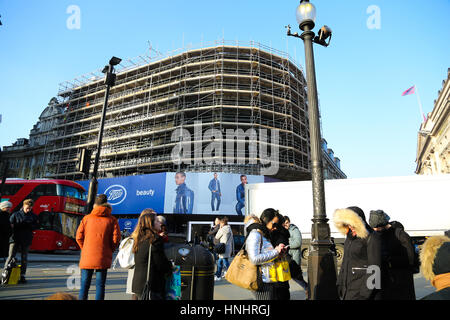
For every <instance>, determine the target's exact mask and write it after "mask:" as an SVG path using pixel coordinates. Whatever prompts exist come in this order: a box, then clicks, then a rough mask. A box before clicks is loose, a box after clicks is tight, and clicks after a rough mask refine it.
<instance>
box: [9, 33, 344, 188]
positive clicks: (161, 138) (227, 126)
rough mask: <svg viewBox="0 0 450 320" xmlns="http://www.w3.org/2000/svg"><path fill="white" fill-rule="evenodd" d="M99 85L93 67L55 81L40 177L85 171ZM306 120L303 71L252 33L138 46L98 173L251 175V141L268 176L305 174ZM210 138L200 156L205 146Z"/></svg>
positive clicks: (109, 120) (113, 99) (123, 77)
mask: <svg viewBox="0 0 450 320" xmlns="http://www.w3.org/2000/svg"><path fill="white" fill-rule="evenodd" d="M105 89H106V88H105V85H104V76H103V75H102V74H101V73H91V74H90V75H87V76H86V75H85V76H82V77H79V78H77V79H75V80H73V81H71V82H69V81H67V82H64V83H62V84H61V86H60V90H59V92H58V97H57V100H58V103H57V105H56V106H55V108H56V107H57V108H58V110H63V111H62V112H55V113H54V114H52V115H51V116H50V119H49V120H48V121H51V120H52V119H53V120H54V121H52V123H53V124H54V126H53V128H52V135H51V138H50V139H49V140H46V144H45V150H44V154H45V158H46V160H45V163H46V169H45V170H44V172H45V173H44V174H43V175H42V176H43V177H46V178H60V179H70V180H83V179H87V178H88V177H87V176H86V175H84V174H83V173H81V172H79V169H78V166H77V164H78V162H79V156H80V151H81V150H82V149H90V150H92V151H93V153H92V159H91V161H92V162H93V160H94V157H95V151H96V148H97V138H98V133H99V127H100V126H99V123H100V118H101V113H102V112H101V111H102V106H103V101H104V95H105V91H106V90H105ZM53 103H54V102H53ZM198 128H200V129H198ZM308 128H309V124H308V105H307V96H306V81H305V78H304V76H303V72H302V70H301V68H300V67H299V66H297V65H296V64H295V63H294V62H293V61H292V59H290V58H289V56H288V55H287V54H286V53H284V52H281V51H278V50H275V49H272V48H270V47H266V46H264V45H261V44H259V43H256V42H251V43H246V44H242V43H239V42H229V43H228V42H225V41H221V42H215V43H213V44H211V45H202V46H201V47H200V48H195V49H190V50H186V51H182V52H179V53H175V54H173V53H172V54H169V55H167V56H159V57H156V58H155V59H149V57H143V56H140V57H139V58H138V59H134V60H128V62H127V65H125V64H123V65H119V68H118V69H117V80H116V83H115V86H114V87H112V88H111V91H110V95H109V103H108V107H107V112H106V118H105V128H104V133H103V143H102V150H101V158H100V165H99V171H98V172H99V176H100V177H119V176H129V175H140V174H148V173H157V172H175V171H188V172H223V173H239V174H250V175H259V174H261V173H262V172H264V171H262V169H264V163H265V162H264V161H265V160H267V159H264V158H265V157H264V156H261V155H262V153H261V152H259V151H260V150H266V151H267V154H268V155H270V154H271V152H273V151H274V150H277V157H276V159H275V160H274V161H276V162H277V163H276V167H277V171H276V172H274V174H273V177H274V178H278V179H280V180H307V179H310V177H311V174H310V158H309V152H310V151H309V150H310V143H309V133H308ZM177 130H178V131H177ZM175 132H185V133H186V132H188V133H189V137H188V139H187V140H186V139H183V141H182V142H183V143H184V144H185V145H186V143H187V144H188V145H190V147H189V148H184V152H180V153H178V154H175V153H174V150H176V147H177V146H180V143H181V142H180V139H178V138H179V137H177V136H176V134H174V133H175ZM198 132H200V134H198ZM211 132H213V133H214V134H211ZM228 132H232V133H234V135H231V136H229V135H228V134H227V133H228ZM262 132H267V139H261V133H262ZM236 133H243V135H240V134H236ZM252 133H256V134H257V135H258V136H257V137H256V140H255V137H253V138H252ZM275 133H276V134H275ZM275 136H276V138H277V139H273V138H274V137H275ZM252 139H253V140H252ZM212 144H214V146H215V149H214V152H212V153H210V154H211V155H212V157H211V158H208V159H207V158H205V157H204V151H205V150H207V149H208V148H210V147H211V145H212ZM239 145H240V146H244V147H245V148H244V149H243V150H240V149H239V147H238V146H239ZM199 149H200V152H199ZM186 150H188V152H186ZM323 154H324V156H326V158H325V159H324V161H323V162H324V166H325V168H324V169H327V167H329V166H330V167H333V170H328V172H331V171H332V172H333V173H334V175H333V176H331V175H329V176H328V178H345V177H346V176H345V174H344V173H343V172H342V171H341V170H340V164H339V159H338V158H334V156H333V155H332V154H331V156H330V154H329V153H328V152H327V151H326V150H325V149H324V150H323ZM9 156H11V155H9ZM199 157H200V158H201V159H199ZM330 159H331V161H330ZM272 165H273V164H272ZM91 167H92V166H91ZM91 169H92V168H91ZM30 178H32V177H30Z"/></svg>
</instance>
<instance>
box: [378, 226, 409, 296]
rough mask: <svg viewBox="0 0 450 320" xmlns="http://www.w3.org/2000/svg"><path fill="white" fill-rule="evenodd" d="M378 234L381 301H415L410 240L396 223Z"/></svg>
mask: <svg viewBox="0 0 450 320" xmlns="http://www.w3.org/2000/svg"><path fill="white" fill-rule="evenodd" d="M390 225H391V227H390V228H389V229H387V230H384V231H382V232H378V234H379V235H380V237H381V241H382V250H381V252H382V268H381V270H382V282H381V286H382V290H381V293H380V294H381V299H383V300H415V299H416V295H415V291H414V278H413V272H412V270H413V266H414V246H413V244H412V242H411V238H410V237H409V235H408V234H407V233H406V232H405V230H404V228H403V226H402V225H401V224H400V223H398V222H391V223H390Z"/></svg>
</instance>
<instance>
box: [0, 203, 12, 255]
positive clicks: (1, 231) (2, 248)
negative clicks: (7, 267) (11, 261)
mask: <svg viewBox="0 0 450 320" xmlns="http://www.w3.org/2000/svg"><path fill="white" fill-rule="evenodd" d="M10 236H11V224H10V222H9V213H8V212H7V211H2V210H0V258H4V257H7V256H8V251H9V237H10Z"/></svg>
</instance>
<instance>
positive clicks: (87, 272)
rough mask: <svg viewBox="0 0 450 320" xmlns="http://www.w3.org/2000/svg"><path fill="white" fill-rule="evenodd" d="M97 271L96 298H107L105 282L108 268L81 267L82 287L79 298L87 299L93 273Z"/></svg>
mask: <svg viewBox="0 0 450 320" xmlns="http://www.w3.org/2000/svg"><path fill="white" fill-rule="evenodd" d="M94 271H95V286H96V288H95V300H105V284H106V274H107V272H108V270H107V269H102V270H101V269H98V270H94V269H81V288H80V294H79V295H78V299H79V300H87V298H88V293H89V287H90V286H91V280H92V275H93V274H94Z"/></svg>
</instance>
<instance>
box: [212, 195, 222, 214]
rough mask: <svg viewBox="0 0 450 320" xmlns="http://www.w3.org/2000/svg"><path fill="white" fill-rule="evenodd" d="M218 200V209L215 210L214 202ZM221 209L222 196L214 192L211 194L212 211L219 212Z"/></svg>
mask: <svg viewBox="0 0 450 320" xmlns="http://www.w3.org/2000/svg"><path fill="white" fill-rule="evenodd" d="M216 199H217V207H216V208H215V209H214V200H216ZM219 207H220V195H219V192H212V193H211V210H212V211H219Z"/></svg>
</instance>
